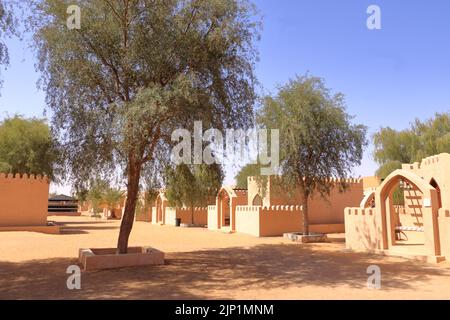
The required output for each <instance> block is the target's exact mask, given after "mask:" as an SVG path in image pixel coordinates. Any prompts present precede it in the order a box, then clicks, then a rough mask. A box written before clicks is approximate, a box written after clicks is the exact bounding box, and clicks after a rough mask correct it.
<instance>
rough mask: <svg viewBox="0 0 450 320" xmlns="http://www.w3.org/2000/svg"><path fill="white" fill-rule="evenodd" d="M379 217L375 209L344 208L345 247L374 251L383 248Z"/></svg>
mask: <svg viewBox="0 0 450 320" xmlns="http://www.w3.org/2000/svg"><path fill="white" fill-rule="evenodd" d="M381 228H382V226H381V218H380V217H379V216H377V213H376V209H372V208H346V209H345V244H346V247H347V249H351V250H357V251H361V250H363V251H375V250H381V249H382V248H383V239H382V229H381Z"/></svg>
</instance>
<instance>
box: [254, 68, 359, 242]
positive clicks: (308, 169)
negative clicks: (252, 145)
mask: <svg viewBox="0 0 450 320" xmlns="http://www.w3.org/2000/svg"><path fill="white" fill-rule="evenodd" d="M258 122H259V123H260V124H262V125H263V126H265V127H266V128H267V129H279V130H280V171H281V172H280V173H281V175H282V176H281V179H282V180H283V184H285V185H286V186H288V187H290V188H289V189H291V190H300V192H301V198H302V201H303V203H302V205H303V230H304V233H305V234H309V215H308V213H309V212H308V201H309V199H310V197H312V196H314V195H315V194H316V193H318V194H319V195H320V196H322V197H325V196H327V195H329V193H330V191H331V188H332V187H333V183H332V182H331V181H330V178H338V179H343V178H347V177H348V175H349V174H350V173H351V170H352V168H353V166H355V165H359V164H360V163H361V159H362V155H363V148H364V146H365V145H366V144H367V141H366V138H365V135H366V131H367V129H366V127H365V126H363V125H355V124H352V123H351V117H350V116H349V115H348V114H347V113H346V109H345V101H344V96H343V95H342V94H341V93H337V94H334V95H331V93H330V90H329V89H327V88H326V87H325V85H324V81H323V80H322V79H320V78H315V77H310V76H303V77H297V78H295V79H294V80H291V81H289V83H288V84H287V85H285V86H282V87H281V88H280V89H279V92H278V95H277V96H276V97H266V98H265V100H264V104H263V107H262V109H261V110H260V113H259V115H258ZM341 187H345V185H341Z"/></svg>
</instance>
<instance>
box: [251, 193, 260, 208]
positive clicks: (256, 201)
mask: <svg viewBox="0 0 450 320" xmlns="http://www.w3.org/2000/svg"><path fill="white" fill-rule="evenodd" d="M262 205H263V200H262V198H261V196H260V195H259V194H257V195H256V196H255V197H254V198H253V201H252V206H262Z"/></svg>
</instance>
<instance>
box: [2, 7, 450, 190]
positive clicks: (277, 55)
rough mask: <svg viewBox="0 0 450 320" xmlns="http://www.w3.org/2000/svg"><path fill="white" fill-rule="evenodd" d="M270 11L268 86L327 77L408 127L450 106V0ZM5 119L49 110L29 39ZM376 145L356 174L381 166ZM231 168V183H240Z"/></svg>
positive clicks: (356, 111)
mask: <svg viewBox="0 0 450 320" xmlns="http://www.w3.org/2000/svg"><path fill="white" fill-rule="evenodd" d="M254 2H255V4H256V5H257V7H258V9H259V11H260V13H261V15H262V16H263V31H262V39H261V41H260V42H259V43H258V44H257V46H258V48H259V52H260V61H259V63H258V64H257V67H256V72H257V76H258V79H259V81H260V82H261V84H262V86H263V88H264V90H265V92H267V93H275V92H276V87H277V85H278V84H282V83H284V82H286V81H287V80H288V79H289V78H292V77H294V76H295V75H296V74H298V75H302V74H304V73H306V72H309V73H310V74H311V75H314V76H320V77H323V78H325V80H326V82H327V85H328V86H329V87H330V88H332V89H333V90H334V91H340V92H343V93H344V94H345V96H346V101H347V105H348V111H349V113H350V114H353V115H355V119H354V121H355V122H358V123H363V124H365V125H367V126H368V127H369V133H370V135H372V134H373V133H374V132H375V131H376V130H378V129H379V128H380V127H382V126H383V127H385V126H390V127H392V128H395V129H404V128H406V127H408V126H409V124H410V123H411V122H412V121H413V120H414V119H415V118H419V119H422V120H424V119H428V118H430V117H432V116H433V115H434V114H435V113H436V112H447V111H449V110H450V1H448V0H433V1H425V0H395V1H392V0H371V1H366V0H278V1H276V0H254ZM371 4H376V5H378V6H379V7H380V8H381V24H382V25H381V26H382V29H381V30H369V29H368V28H367V27H366V20H367V18H368V16H369V15H368V14H367V13H366V10H367V8H368V6H369V5H371ZM8 44H9V49H10V55H11V65H10V67H9V68H8V70H7V71H2V78H3V80H4V86H3V88H2V90H1V97H0V117H3V116H4V115H5V112H8V113H9V114H14V113H21V114H23V115H26V116H42V115H43V108H44V105H45V101H44V94H43V93H42V92H39V91H38V90H37V89H36V81H37V79H38V76H39V75H38V74H37V73H36V72H35V71H34V63H35V60H34V57H33V55H32V54H31V53H30V52H29V50H28V49H27V47H26V44H24V43H19V42H18V41H16V40H12V41H8ZM371 154H372V147H371V146H370V147H369V148H368V149H367V151H366V153H365V156H364V160H363V164H362V166H361V167H359V168H356V169H355V175H356V176H359V175H361V176H365V175H372V174H373V173H374V171H375V170H376V168H377V165H376V164H375V163H374V162H373V160H372V156H371ZM233 176H234V172H229V174H228V176H227V179H226V182H227V183H230V182H232V181H233Z"/></svg>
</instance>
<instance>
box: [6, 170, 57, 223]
mask: <svg viewBox="0 0 450 320" xmlns="http://www.w3.org/2000/svg"><path fill="white" fill-rule="evenodd" d="M48 191H49V180H48V179H47V177H40V176H38V177H35V176H34V175H31V176H28V175H23V176H22V177H20V176H19V175H16V176H15V177H14V176H13V175H11V174H10V175H7V176H6V175H5V174H0V227H11V226H45V225H46V224H47V211H48Z"/></svg>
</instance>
